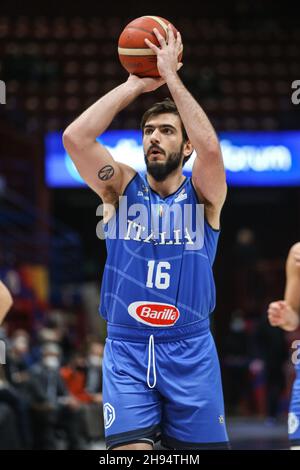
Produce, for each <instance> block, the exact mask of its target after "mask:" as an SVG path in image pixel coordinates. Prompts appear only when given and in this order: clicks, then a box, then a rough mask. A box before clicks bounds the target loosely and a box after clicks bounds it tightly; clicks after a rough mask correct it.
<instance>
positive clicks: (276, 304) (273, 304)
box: [269, 301, 281, 310]
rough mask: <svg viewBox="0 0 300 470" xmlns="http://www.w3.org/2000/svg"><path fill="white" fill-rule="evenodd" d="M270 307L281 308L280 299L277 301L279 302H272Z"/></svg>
mask: <svg viewBox="0 0 300 470" xmlns="http://www.w3.org/2000/svg"><path fill="white" fill-rule="evenodd" d="M269 308H274V309H277V310H279V309H280V308H281V307H280V303H279V301H277V302H271V303H270V304H269Z"/></svg>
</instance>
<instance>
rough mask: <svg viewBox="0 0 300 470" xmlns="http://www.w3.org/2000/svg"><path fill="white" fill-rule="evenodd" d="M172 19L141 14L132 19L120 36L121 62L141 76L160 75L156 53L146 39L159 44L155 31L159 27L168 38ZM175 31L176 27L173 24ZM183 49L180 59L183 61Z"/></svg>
mask: <svg viewBox="0 0 300 470" xmlns="http://www.w3.org/2000/svg"><path fill="white" fill-rule="evenodd" d="M169 23H170V21H168V20H166V19H164V18H161V17H160V16H141V17H140V18H136V19H135V20H133V21H131V22H130V23H129V24H128V25H127V26H126V27H125V28H124V30H123V31H122V33H121V35H120V37H119V43H118V53H119V58H120V61H121V64H122V65H123V67H124V68H125V69H126V70H127V72H129V73H133V74H135V75H138V76H139V77H159V72H158V70H157V60H156V54H155V52H154V51H152V50H151V49H150V47H148V46H147V44H146V43H145V39H146V38H147V39H149V41H151V42H153V44H155V45H156V46H159V42H158V40H157V38H156V36H155V34H154V32H153V28H157V29H158V31H159V32H160V34H161V35H162V36H163V37H164V38H166V35H167V26H168V24H169ZM172 29H173V31H174V33H175V34H176V33H177V30H176V28H175V27H174V26H173V25H172ZM181 58H182V51H181V52H180V54H179V57H178V60H179V61H181Z"/></svg>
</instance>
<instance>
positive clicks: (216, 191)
mask: <svg viewBox="0 0 300 470" xmlns="http://www.w3.org/2000/svg"><path fill="white" fill-rule="evenodd" d="M154 32H155V34H156V37H157V39H158V41H159V43H160V48H158V47H156V46H155V45H154V44H152V43H151V42H150V41H148V40H146V44H147V45H148V46H149V47H151V49H152V50H154V51H155V52H156V54H157V67H158V69H159V72H160V75H161V76H162V77H163V78H164V80H165V81H166V84H167V86H168V88H169V90H170V93H171V95H172V97H173V99H174V101H175V104H176V106H177V109H178V111H179V114H180V117H181V119H182V121H183V124H184V127H185V129H186V131H187V134H188V137H189V139H190V141H191V143H192V145H193V147H194V149H195V150H196V153H197V158H196V160H195V162H194V166H193V173H192V181H193V184H194V186H195V188H196V191H197V193H198V195H199V197H200V198H201V199H202V200H203V202H204V203H205V204H206V215H207V218H208V220H209V222H210V223H211V224H212V225H213V226H218V225H219V214H220V210H221V208H222V205H223V203H224V201H225V198H226V191H227V186H226V179H225V170H224V164H223V159H222V154H221V149H220V145H219V141H218V138H217V135H216V133H215V131H214V129H213V127H212V125H211V123H210V121H209V119H208V117H207V116H206V114H205V112H204V111H203V109H202V108H201V106H200V105H199V104H198V103H197V101H196V100H195V99H194V98H193V96H192V95H191V94H190V93H189V91H188V90H187V89H186V87H185V86H184V84H183V83H182V81H181V80H180V78H179V76H178V74H177V68H176V66H177V63H178V56H179V53H180V50H181V49H182V42H181V37H180V34H179V33H177V37H176V38H175V37H174V34H173V32H172V31H171V29H170V28H169V31H168V40H167V41H166V40H165V39H164V38H163V37H162V35H161V34H160V33H159V32H158V31H157V30H154Z"/></svg>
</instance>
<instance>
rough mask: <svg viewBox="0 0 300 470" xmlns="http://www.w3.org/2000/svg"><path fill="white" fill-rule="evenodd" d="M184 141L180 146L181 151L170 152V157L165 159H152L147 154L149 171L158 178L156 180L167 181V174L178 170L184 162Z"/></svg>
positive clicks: (146, 160) (146, 161)
mask: <svg viewBox="0 0 300 470" xmlns="http://www.w3.org/2000/svg"><path fill="white" fill-rule="evenodd" d="M183 145H184V144H183V143H182V144H181V146H180V149H179V152H173V153H170V154H169V156H168V158H167V159H166V160H165V161H161V160H160V161H156V162H155V161H150V162H149V160H148V158H147V156H146V155H145V163H146V167H147V172H148V173H149V174H150V175H151V176H152V177H153V178H154V179H155V180H156V181H165V179H166V178H167V176H169V174H170V173H172V172H173V171H175V170H177V168H178V167H179V166H180V165H181V162H182V151H183Z"/></svg>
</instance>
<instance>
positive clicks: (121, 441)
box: [106, 425, 160, 449]
mask: <svg viewBox="0 0 300 470" xmlns="http://www.w3.org/2000/svg"><path fill="white" fill-rule="evenodd" d="M159 439H160V426H159V425H156V426H151V427H149V428H145V429H136V430H134V431H128V432H122V433H120V434H112V435H110V436H108V437H107V438H106V447H107V449H113V448H115V447H119V446H121V445H127V444H132V443H135V442H145V443H147V444H154V443H155V442H157V441H158V440H159Z"/></svg>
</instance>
